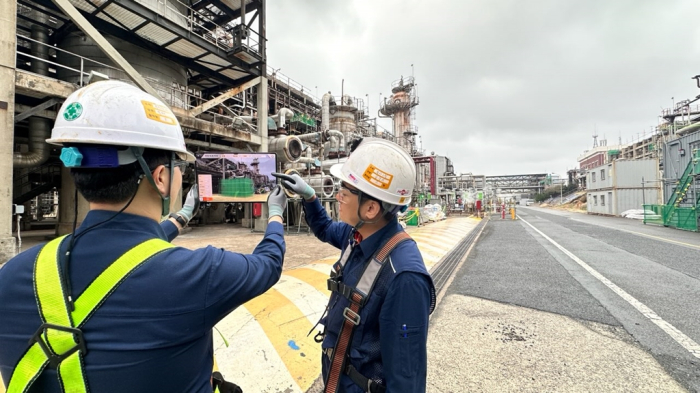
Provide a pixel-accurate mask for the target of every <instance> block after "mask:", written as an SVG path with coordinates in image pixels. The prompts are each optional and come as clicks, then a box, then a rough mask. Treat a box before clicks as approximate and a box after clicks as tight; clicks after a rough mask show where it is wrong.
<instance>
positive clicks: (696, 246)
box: [620, 229, 700, 250]
mask: <svg viewBox="0 0 700 393" xmlns="http://www.w3.org/2000/svg"><path fill="white" fill-rule="evenodd" d="M620 230H621V231H623V232H628V233H633V234H635V235H640V236H644V237H649V238H652V239H657V240H661V241H663V242H669V243H675V244H680V245H682V246H687V247H691V248H695V249H699V250H700V246H698V245H695V244H690V243H685V242H679V241H677V240H671V239H666V238H664V237H661V236H654V235H647V234H646V233H641V232H635V231H630V230H627V229H620Z"/></svg>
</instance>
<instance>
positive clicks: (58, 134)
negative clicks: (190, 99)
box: [46, 80, 195, 162]
mask: <svg viewBox="0 0 700 393" xmlns="http://www.w3.org/2000/svg"><path fill="white" fill-rule="evenodd" d="M46 142H48V143H51V144H54V145H61V146H62V145H64V144H68V145H70V144H93V145H111V146H134V147H145V148H153V149H160V150H166V151H172V152H176V153H178V156H179V158H180V159H182V160H185V161H188V162H194V159H195V158H194V155H193V154H192V153H190V152H188V151H187V148H186V147H185V139H184V137H183V136H182V129H181V128H180V124H179V123H178V121H177V118H176V117H175V115H174V114H173V112H172V111H171V110H170V108H169V107H168V106H167V105H165V104H163V103H162V102H161V101H160V100H159V99H158V98H156V97H153V96H152V95H150V94H148V93H146V92H144V91H142V90H140V89H139V88H137V87H135V86H132V85H130V84H128V83H126V82H122V81H116V80H108V81H99V82H95V83H91V84H89V85H87V86H85V87H83V88H81V89H78V90H76V91H75V92H73V93H72V94H71V95H70V96H68V98H66V100H65V101H64V102H63V105H61V109H60V111H59V112H58V117H57V118H56V124H55V125H54V128H53V130H52V131H51V139H47V140H46Z"/></svg>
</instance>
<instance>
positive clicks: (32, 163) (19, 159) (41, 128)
mask: <svg viewBox="0 0 700 393" xmlns="http://www.w3.org/2000/svg"><path fill="white" fill-rule="evenodd" d="M51 123H53V122H52V121H51V120H49V119H44V118H41V117H37V116H33V117H30V118H29V152H27V153H15V154H14V157H13V160H12V163H13V164H14V166H15V168H32V167H36V166H39V165H41V164H43V163H45V162H46V160H48V159H49V152H50V150H51V148H50V147H49V145H47V144H46V140H47V139H48V138H49V137H50V136H51Z"/></svg>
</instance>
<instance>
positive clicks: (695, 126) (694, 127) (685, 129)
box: [676, 122, 700, 135]
mask: <svg viewBox="0 0 700 393" xmlns="http://www.w3.org/2000/svg"><path fill="white" fill-rule="evenodd" d="M698 129H700V122H698V123H693V124H691V125H689V126H685V127H683V128H681V129H680V130H678V131H676V135H684V134H688V133H691V132H694V131H697V130H698Z"/></svg>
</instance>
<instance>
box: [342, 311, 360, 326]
mask: <svg viewBox="0 0 700 393" xmlns="http://www.w3.org/2000/svg"><path fill="white" fill-rule="evenodd" d="M343 317H344V318H345V319H347V320H348V321H350V322H351V323H352V324H353V325H355V326H357V325H359V324H360V314H358V313H356V312H355V311H352V310H351V309H350V308H349V307H345V310H343Z"/></svg>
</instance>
